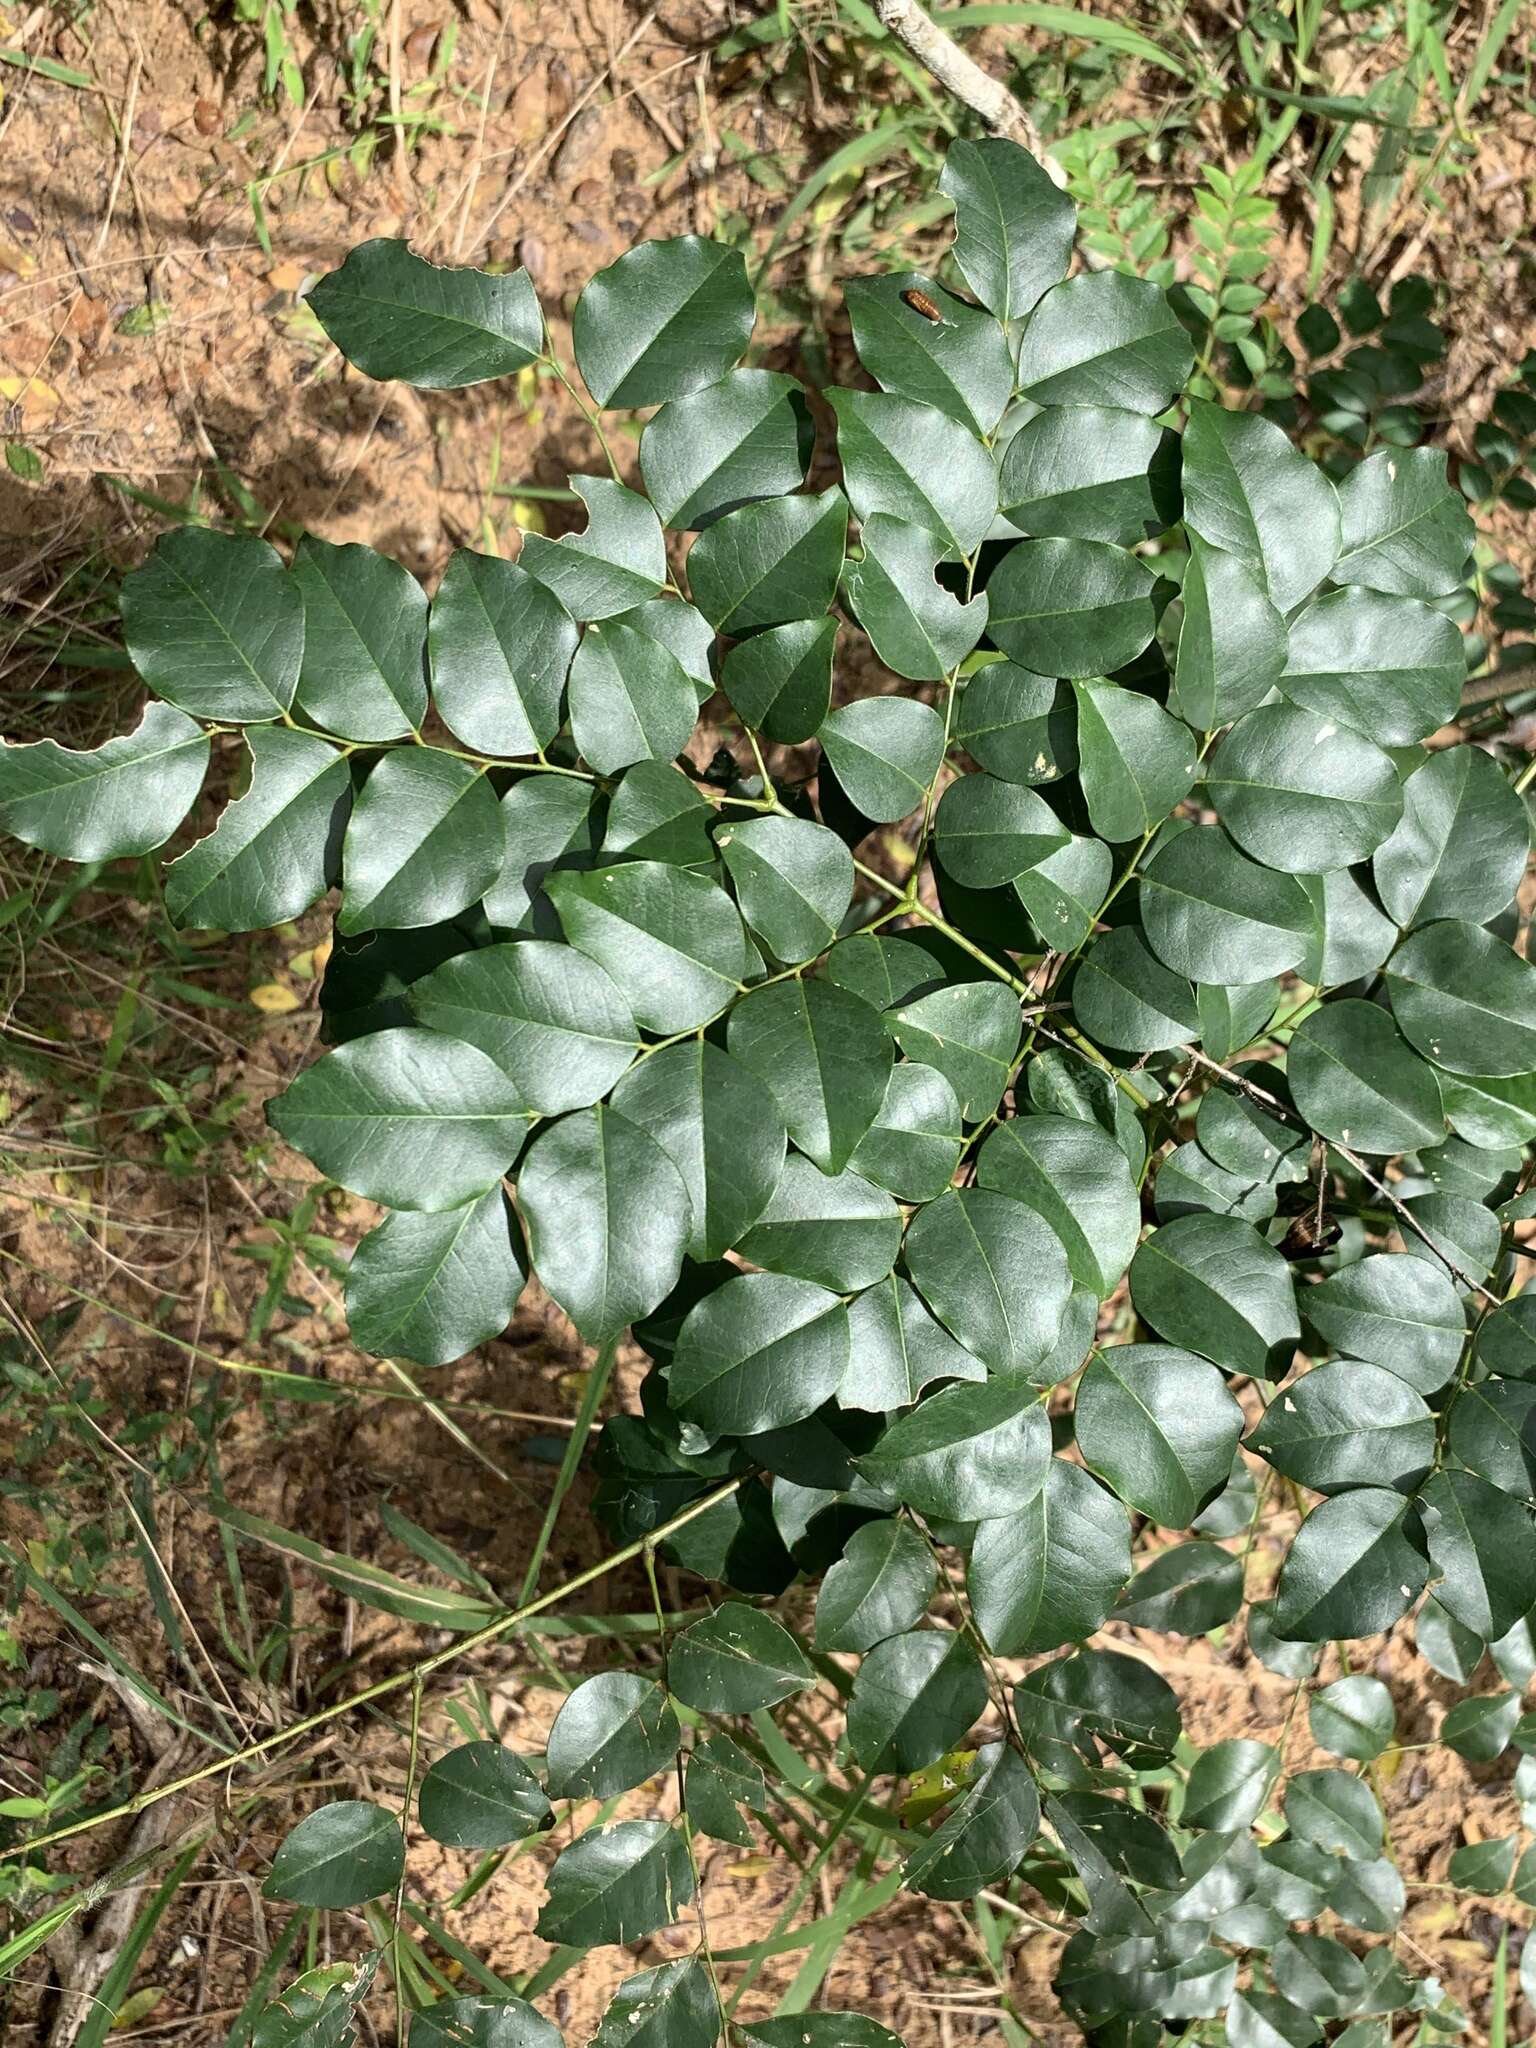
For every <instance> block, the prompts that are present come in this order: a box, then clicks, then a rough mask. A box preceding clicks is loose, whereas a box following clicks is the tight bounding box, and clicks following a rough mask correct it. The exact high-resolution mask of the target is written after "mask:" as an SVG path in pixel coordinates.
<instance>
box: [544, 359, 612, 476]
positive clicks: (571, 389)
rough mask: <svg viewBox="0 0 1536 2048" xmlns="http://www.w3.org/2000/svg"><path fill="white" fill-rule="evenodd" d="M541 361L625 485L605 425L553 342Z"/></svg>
mask: <svg viewBox="0 0 1536 2048" xmlns="http://www.w3.org/2000/svg"><path fill="white" fill-rule="evenodd" d="M545 340H546V341H549V330H548V329H547V328H546V329H545ZM540 360H541V361H543V362H546V363H548V365H549V367H550V369H551V370H553V372H554V373H555V376H556V377H557V378H558V379H559V380H560V382H561V383H562V384H563V385H564V386H565V389H566V392H567V393H568V394H569V396H570V398H571V401H572V403H573V404H574V405H575V407H576V410H577V411H578V412H579V413H580V414H581V416H582V418H583V419H584V420H585V421H586V423H587V425H588V426H589V427H590V428H591V429H592V432H593V434H594V435H595V436H596V439H597V445H598V447H599V448H601V449H602V451H603V460H604V461H605V462H606V463H607V465H608V472H609V474H610V475H611V476H612V478H613V480H614V482H615V483H616V484H621V483H623V481H624V479H623V477H622V476H621V475H620V474H619V465H618V461H617V458H616V457H615V455H614V452H613V449H612V447H611V445H610V444H609V440H608V436H607V435H606V434H605V433H604V432H603V423H602V421H601V420H600V419H599V418H598V416H597V413H596V411H595V410H594V409H593V408H592V407H591V406H590V405H588V403H587V401H586V400H585V399H584V398H583V397H582V395H581V393H580V392H579V391H578V390H577V388H576V386H575V384H574V383H572V381H571V379H570V377H569V376H568V375H567V374H566V370H565V366H564V365H563V364H562V362H561V361H560V358H559V357H558V356H557V355H556V354H555V348H554V343H553V342H549V346H548V347H547V348H546V349H545V351H544V354H543V356H542V357H541V359H540Z"/></svg>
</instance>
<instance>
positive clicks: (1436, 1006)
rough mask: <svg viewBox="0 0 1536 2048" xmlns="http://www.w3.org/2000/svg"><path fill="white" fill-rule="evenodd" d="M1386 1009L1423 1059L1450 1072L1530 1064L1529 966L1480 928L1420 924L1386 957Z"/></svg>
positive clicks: (1505, 1071) (1533, 1006)
mask: <svg viewBox="0 0 1536 2048" xmlns="http://www.w3.org/2000/svg"><path fill="white" fill-rule="evenodd" d="M1387 990H1388V993H1389V994H1390V996H1391V998H1392V1014H1393V1016H1394V1017H1395V1018H1396V1019H1397V1022H1398V1025H1399V1027H1400V1028H1401V1030H1402V1033H1403V1036H1404V1037H1405V1038H1406V1039H1407V1040H1408V1041H1409V1043H1410V1044H1412V1045H1413V1046H1415V1047H1416V1048H1417V1050H1418V1051H1419V1052H1421V1053H1422V1054H1423V1055H1424V1057H1425V1058H1426V1059H1427V1060H1432V1061H1433V1062H1434V1064H1435V1065H1436V1066H1437V1067H1442V1068H1445V1069H1448V1070H1449V1071H1450V1072H1451V1073H1453V1074H1464V1073H1469V1072H1470V1071H1471V1069H1472V1068H1473V1067H1476V1068H1477V1070H1478V1072H1479V1073H1480V1074H1491V1075H1502V1076H1514V1075H1519V1074H1529V1073H1530V1072H1531V1071H1532V1070H1533V1069H1536V967H1532V965H1531V964H1530V962H1529V961H1528V960H1525V959H1522V957H1521V956H1520V954H1518V953H1517V952H1516V951H1515V950H1514V948H1513V947H1512V946H1508V945H1506V944H1505V942H1504V941H1503V940H1502V939H1500V938H1497V937H1495V935H1494V934H1493V933H1492V932H1488V931H1484V930H1483V929H1482V928H1481V927H1480V926H1478V925H1475V924H1467V923H1465V922H1462V921H1460V920H1454V919H1446V920H1444V921H1443V922H1440V923H1437V924H1430V925H1425V926H1423V927H1422V928H1421V929H1420V930H1418V931H1416V932H1415V933H1414V934H1413V935H1412V937H1411V938H1408V939H1406V940H1404V942H1403V944H1402V945H1401V946H1399V947H1398V949H1397V951H1396V952H1395V953H1394V954H1393V955H1392V957H1391V959H1390V960H1389V961H1388V962H1387Z"/></svg>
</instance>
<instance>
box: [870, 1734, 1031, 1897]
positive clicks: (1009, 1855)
mask: <svg viewBox="0 0 1536 2048" xmlns="http://www.w3.org/2000/svg"><path fill="white" fill-rule="evenodd" d="M1039 1828H1040V1795H1039V1793H1038V1792H1037V1791H1036V1790H1035V1781H1034V1779H1033V1778H1032V1777H1031V1775H1030V1771H1029V1766H1028V1765H1027V1764H1026V1763H1025V1761H1024V1759H1023V1758H1022V1757H1021V1756H1020V1755H1019V1753H1018V1751H1017V1750H1016V1749H1012V1748H1010V1747H1009V1745H1008V1744H1007V1743H1006V1742H989V1743H987V1744H986V1745H985V1746H984V1747H983V1748H982V1749H980V1750H978V1751H977V1753H976V1762H975V1765H974V1766H973V1768H972V1771H971V1774H970V1777H969V1779H968V1781H967V1783H966V1784H965V1786H964V1788H963V1789H962V1790H961V1792H960V1793H959V1795H958V1797H957V1798H956V1799H955V1800H954V1801H953V1803H952V1804H951V1805H950V1807H949V1810H948V1811H947V1813H946V1814H945V1815H944V1817H943V1819H942V1820H941V1821H940V1822H939V1824H938V1826H937V1827H936V1828H934V1829H933V1830H932V1831H931V1832H930V1833H929V1835H928V1837H927V1839H926V1840H925V1841H923V1842H922V1843H921V1844H920V1845H919V1847H917V1848H916V1849H914V1850H913V1852H912V1854H911V1855H910V1856H909V1857H908V1858H907V1862H906V1868H905V1870H904V1871H903V1873H902V1883H903V1884H904V1885H905V1886H906V1888H907V1890H909V1891H915V1892H919V1893H921V1894H922V1895H923V1896H924V1897H925V1898H930V1899H969V1898H974V1896H975V1895H976V1893H977V1892H979V1891H981V1890H982V1889H983V1888H984V1887H986V1886H989V1885H998V1884H1002V1883H1003V1882H1004V1881H1005V1880H1006V1879H1007V1878H1008V1877H1009V1876H1010V1875H1011V1874H1012V1872H1013V1871H1014V1870H1016V1869H1017V1868H1018V1865H1019V1864H1020V1862H1021V1861H1022V1860H1023V1857H1024V1852H1025V1850H1026V1849H1028V1847H1029V1845H1030V1843H1031V1842H1032V1841H1033V1840H1034V1838H1035V1836H1036V1834H1037V1833H1038V1832H1039Z"/></svg>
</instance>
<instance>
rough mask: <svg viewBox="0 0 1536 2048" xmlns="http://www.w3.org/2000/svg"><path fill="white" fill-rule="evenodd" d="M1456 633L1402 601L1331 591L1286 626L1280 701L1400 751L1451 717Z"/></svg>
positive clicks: (1459, 646)
mask: <svg viewBox="0 0 1536 2048" xmlns="http://www.w3.org/2000/svg"><path fill="white" fill-rule="evenodd" d="M1466 675H1467V658H1466V654H1465V651H1464V647H1463V642H1462V637H1461V634H1460V633H1459V632H1458V631H1457V629H1456V628H1455V626H1453V625H1452V623H1451V621H1450V620H1449V619H1447V618H1445V617H1444V616H1443V615H1442V614H1441V613H1439V612H1436V611H1431V610H1430V608H1429V606H1428V605H1427V604H1417V603H1415V602H1414V600H1413V599H1412V598H1408V597H1384V596H1382V595H1381V594H1380V593H1379V592H1377V591H1374V590H1361V589H1357V588H1351V589H1346V590H1336V591H1334V592H1332V594H1331V595H1330V596H1328V597H1324V598H1320V599H1318V601H1317V602H1316V603H1315V604H1310V605H1308V606H1307V608H1306V610H1305V611H1303V612H1300V613H1298V615H1297V616H1296V617H1295V618H1294V619H1293V620H1292V621H1291V628H1290V637H1289V650H1288V652H1287V655H1286V662H1285V669H1284V672H1283V673H1282V674H1281V676H1280V678H1279V688H1280V692H1281V695H1282V696H1284V697H1288V698H1289V699H1290V701H1291V702H1292V703H1293V704H1304V705H1306V707H1307V708H1308V710H1311V711H1318V712H1321V713H1322V715H1323V716H1324V717H1325V718H1333V719H1337V720H1338V722H1339V724H1340V725H1348V726H1352V727H1353V728H1354V729H1355V731H1357V732H1362V733H1364V734H1365V735H1366V737H1367V738H1368V739H1373V740H1375V741H1376V742H1377V743H1378V745H1383V746H1389V747H1391V746H1407V745H1411V744H1412V742H1413V741H1415V740H1422V739H1427V738H1428V737H1429V735H1430V734H1431V733H1432V732H1434V731H1436V730H1437V729H1438V728H1439V727H1440V726H1442V725H1444V724H1446V723H1447V721H1448V720H1450V719H1451V718H1453V717H1454V716H1455V712H1456V707H1457V705H1458V704H1459V703H1460V701H1461V688H1462V684H1463V683H1464V682H1465V681H1466Z"/></svg>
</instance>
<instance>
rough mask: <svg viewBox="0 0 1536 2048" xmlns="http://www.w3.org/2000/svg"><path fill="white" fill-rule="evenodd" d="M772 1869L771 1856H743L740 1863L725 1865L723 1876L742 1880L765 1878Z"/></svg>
mask: <svg viewBox="0 0 1536 2048" xmlns="http://www.w3.org/2000/svg"><path fill="white" fill-rule="evenodd" d="M772 1868H773V1858H772V1857H771V1856H745V1857H743V1858H742V1860H741V1862H740V1863H727V1865H726V1866H725V1874H726V1876H727V1877H739V1878H743V1879H746V1878H749V1877H766V1876H767V1875H768V1873H769V1871H770V1870H772Z"/></svg>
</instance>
